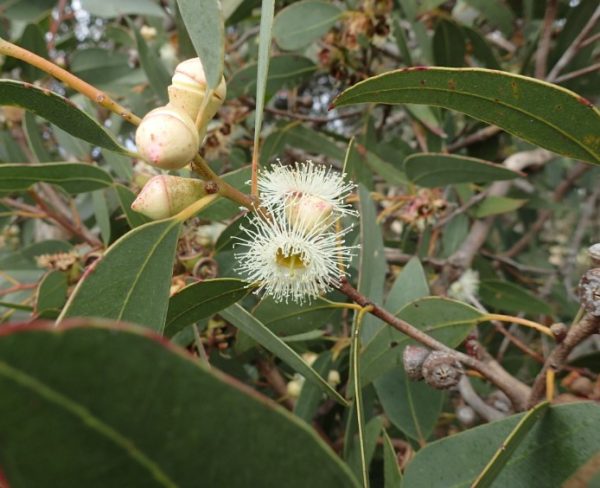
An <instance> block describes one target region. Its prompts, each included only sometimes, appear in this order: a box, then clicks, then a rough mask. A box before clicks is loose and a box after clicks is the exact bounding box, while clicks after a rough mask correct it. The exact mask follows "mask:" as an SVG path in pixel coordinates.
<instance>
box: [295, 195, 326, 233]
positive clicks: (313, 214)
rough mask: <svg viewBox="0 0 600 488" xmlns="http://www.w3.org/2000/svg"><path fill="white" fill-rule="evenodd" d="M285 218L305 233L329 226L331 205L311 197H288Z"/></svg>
mask: <svg viewBox="0 0 600 488" xmlns="http://www.w3.org/2000/svg"><path fill="white" fill-rule="evenodd" d="M286 213H287V218H288V220H289V221H290V222H291V224H292V225H293V226H294V227H296V228H302V229H304V230H306V231H310V230H312V229H316V228H318V227H321V228H323V229H325V228H327V227H329V225H330V224H331V216H332V213H333V205H331V204H330V203H329V202H327V201H325V200H323V199H322V198H319V197H315V196H312V195H304V196H302V195H300V196H290V197H289V198H288V204H287V206H286Z"/></svg>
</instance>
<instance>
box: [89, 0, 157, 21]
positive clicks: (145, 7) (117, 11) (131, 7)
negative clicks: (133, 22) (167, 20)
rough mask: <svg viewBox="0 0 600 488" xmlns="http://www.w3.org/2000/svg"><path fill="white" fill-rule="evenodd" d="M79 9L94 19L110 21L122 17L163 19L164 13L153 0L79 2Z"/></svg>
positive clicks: (94, 0)
mask: <svg viewBox="0 0 600 488" xmlns="http://www.w3.org/2000/svg"><path fill="white" fill-rule="evenodd" d="M81 8H82V9H83V10H86V11H87V12H89V13H90V14H92V15H95V16H96V17H103V18H105V19H111V18H113V17H120V16H122V15H148V16H151V17H163V16H164V15H165V13H164V11H163V10H162V9H161V8H160V5H159V4H158V2H156V1H154V0H81Z"/></svg>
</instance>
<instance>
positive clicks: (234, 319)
mask: <svg viewBox="0 0 600 488" xmlns="http://www.w3.org/2000/svg"><path fill="white" fill-rule="evenodd" d="M220 315H221V317H223V318H224V319H225V320H227V321H228V322H231V323H232V324H233V325H234V326H235V327H237V328H238V329H239V330H241V331H243V332H244V333H245V334H246V335H248V336H250V337H252V339H254V340H255V341H256V342H258V343H259V344H260V345H261V346H262V347H264V348H265V349H267V350H268V351H270V352H271V353H273V354H274V355H275V356H277V357H278V358H279V359H281V360H282V361H284V362H285V363H287V364H288V365H289V366H290V367H292V368H293V369H294V370H295V371H296V372H297V373H300V374H301V375H302V376H304V377H305V378H306V381H310V382H311V383H314V384H315V385H316V386H318V387H319V388H321V390H322V391H323V392H325V393H326V394H327V395H328V396H329V397H330V398H332V399H334V400H336V401H337V402H338V403H341V404H342V405H347V404H348V402H347V401H346V399H344V397H342V396H341V395H340V394H339V393H338V392H337V391H336V390H335V389H334V388H332V387H331V386H330V385H329V383H327V381H326V380H325V379H323V377H321V376H320V375H319V374H317V372H316V371H315V370H314V369H313V368H312V367H310V366H309V365H308V363H307V362H306V361H304V359H302V357H301V356H299V355H298V353H296V352H295V351H294V350H293V349H292V348H291V347H290V346H288V345H287V344H286V343H285V342H283V341H282V340H281V339H280V338H279V337H277V336H276V335H275V334H273V332H271V331H270V330H269V329H268V328H267V327H266V326H265V325H264V324H263V323H262V322H261V321H260V320H258V319H257V318H255V317H253V316H252V315H250V314H249V313H248V312H247V311H246V310H244V309H243V308H242V307H241V306H240V305H238V304H236V305H232V306H230V307H228V308H226V309H225V310H223V311H222V312H221V313H220Z"/></svg>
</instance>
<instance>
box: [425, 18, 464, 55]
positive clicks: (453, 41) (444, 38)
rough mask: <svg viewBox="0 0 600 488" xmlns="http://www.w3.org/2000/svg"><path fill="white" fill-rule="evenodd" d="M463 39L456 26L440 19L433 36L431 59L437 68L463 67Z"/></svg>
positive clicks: (454, 23)
mask: <svg viewBox="0 0 600 488" xmlns="http://www.w3.org/2000/svg"><path fill="white" fill-rule="evenodd" d="M465 54H466V46H465V37H464V35H463V33H462V31H461V29H460V27H459V26H458V25H457V24H456V22H452V21H450V20H446V19H444V18H442V19H440V20H439V22H438V24H437V26H436V28H435V32H434V34H433V58H434V60H435V64H436V65H438V66H457V67H458V66H464V64H465Z"/></svg>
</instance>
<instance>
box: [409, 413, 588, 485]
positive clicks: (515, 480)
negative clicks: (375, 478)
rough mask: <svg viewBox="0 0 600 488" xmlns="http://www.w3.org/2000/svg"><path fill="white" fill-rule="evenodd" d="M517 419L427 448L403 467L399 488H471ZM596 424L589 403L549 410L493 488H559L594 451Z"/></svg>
mask: <svg viewBox="0 0 600 488" xmlns="http://www.w3.org/2000/svg"><path fill="white" fill-rule="evenodd" d="M523 415H524V414H520V415H514V416H512V417H509V418H507V419H504V420H500V421H497V422H493V423H491V424H486V425H482V426H480V427H476V428H474V429H470V430H468V431H466V432H462V433H460V434H456V435H453V436H451V437H447V438H445V439H442V440H440V441H437V442H434V443H431V444H429V445H428V446H427V447H425V448H424V449H422V450H420V451H419V452H418V453H417V455H416V456H415V458H414V459H413V460H412V461H411V463H410V464H409V465H408V467H407V469H406V471H405V473H404V484H405V486H410V487H411V488H413V487H414V488H447V487H448V486H452V487H456V488H467V487H469V486H472V483H473V481H474V479H475V478H476V476H477V474H478V473H479V472H481V470H482V469H483V468H484V466H485V465H486V463H487V462H488V461H489V459H490V458H491V457H492V456H493V455H494V452H495V451H496V450H497V449H498V448H499V447H500V445H501V444H502V442H503V441H504V440H505V439H506V438H507V437H508V435H509V434H510V432H511V431H513V429H514V428H515V427H516V425H517V424H518V422H519V421H520V420H521V419H522V418H523ZM599 422H600V407H598V405H595V404H593V403H570V404H566V405H553V406H551V407H550V408H549V409H548V410H547V411H546V414H545V415H544V417H543V418H542V419H541V420H540V421H539V422H537V423H536V424H535V426H533V428H532V429H531V431H530V432H529V434H528V435H527V437H526V438H525V439H524V440H523V442H522V443H521V445H520V446H519V447H518V448H517V449H516V451H515V452H514V454H513V456H512V457H511V459H510V460H509V461H508V462H507V463H506V465H505V467H504V469H503V470H502V471H501V472H500V474H499V476H498V478H497V479H496V481H495V484H494V486H510V487H514V488H520V487H523V488H525V487H527V488H547V487H549V486H561V485H562V482H563V481H565V480H566V479H567V478H568V477H569V476H570V475H571V474H572V473H574V472H575V470H576V469H577V468H578V467H579V466H580V465H581V464H583V463H584V462H586V461H587V460H588V459H589V458H590V457H591V456H592V455H593V454H595V453H596V452H597V451H598V447H599V446H600V431H599V430H598V429H597V428H596V427H597V425H598V423H599ZM432 466H435V469H432Z"/></svg>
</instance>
